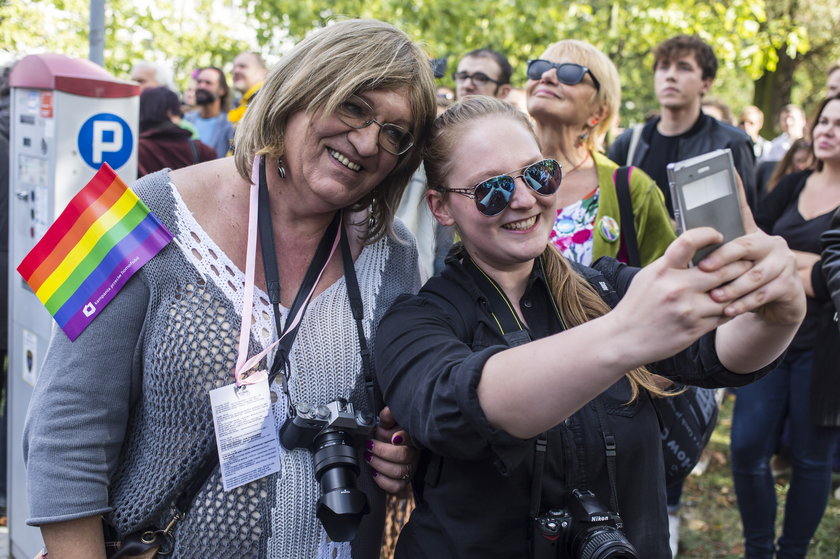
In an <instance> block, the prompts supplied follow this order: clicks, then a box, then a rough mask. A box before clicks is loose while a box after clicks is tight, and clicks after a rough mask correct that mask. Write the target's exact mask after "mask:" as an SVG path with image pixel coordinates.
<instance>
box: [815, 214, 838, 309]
mask: <svg viewBox="0 0 840 559" xmlns="http://www.w3.org/2000/svg"><path fill="white" fill-rule="evenodd" d="M820 241H821V243H822V261H821V262H822V273H823V276H824V277H825V282H826V284H827V285H828V292H829V293H830V295H831V300H832V301H834V308H835V309H838V310H840V209H838V210H837V211H836V212H835V213H834V217H832V218H831V229H829V230H828V231H826V232H825V233H823V234H822V236H821V237H820ZM812 279H813V276H812Z"/></svg>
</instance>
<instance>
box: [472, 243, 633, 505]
mask: <svg viewBox="0 0 840 559" xmlns="http://www.w3.org/2000/svg"><path fill="white" fill-rule="evenodd" d="M465 258H466V259H467V266H466V269H467V271H468V272H469V273H470V275H472V277H473V279H474V280H475V282H476V284H477V285H478V287H479V289H480V290H481V292H482V294H484V296H485V297H486V298H487V302H488V305H489V307H490V316H492V317H493V320H495V322H496V325H497V326H498V328H499V331H500V332H501V333H502V336H504V338H505V341H506V342H507V343H508V345H509V346H511V347H514V346H518V345H522V344H526V343H528V342H530V341H531V335H530V334H529V333H528V331H527V330H525V328H524V327H523V325H522V322H521V321H520V320H519V317H517V316H516V311H515V310H514V309H513V305H512V304H511V302H510V300H509V299H508V297H507V295H505V293H504V291H503V290H502V288H501V287H500V286H499V284H497V283H496V282H495V281H494V280H493V278H491V277H490V276H488V275H487V273H486V272H484V270H482V269H481V268H480V267H479V266H478V264H476V263H475V262H474V261H473V260H472V259H471V258H470V257H469V256H466V257H465ZM534 265H536V266H539V269H540V272H541V273H542V276H543V278H544V279H545V281H546V283H548V278H546V277H545V267H544V265H543V261H542V257H541V256H540V257H539V258H537V259H536V260H535V262H534ZM548 293H549V299H550V300H551V303H552V306H553V308H554V312H555V313H556V314H557V318H558V319H559V320H560V324H561V325H562V327H563V329H564V330H565V329H566V323H565V322H564V321H563V317H562V316H561V314H560V309H558V308H557V302H556V301H555V300H554V295H553V294H552V293H551V289H550V288H549V289H548ZM598 293H601V291H600V290H598ZM593 406H594V407H595V411H596V413H597V415H598V426H599V428H600V431H601V435H602V437H603V441H604V455H605V457H606V462H607V475H608V476H609V481H610V506H611V507H612V510H613V511H615V513H616V514H620V513H619V510H618V496H617V493H616V457H617V448H616V443H615V436H614V435H613V434H612V432H611V431H610V430H609V429H608V426H609V420H608V418H607V412H606V409H605V408H604V403H603V402H601V399H600V398H595V399H594V400H593ZM547 450H548V439H547V436H546V433H545V432H543V433H540V435H539V436H538V437H537V440H536V441H535V445H534V467H533V469H532V477H531V499H530V510H529V513H530V515H531V517H532V518H535V517H536V516H537V515H539V513H540V504H541V503H540V502H541V500H542V482H543V473H544V470H545V459H546V453H547Z"/></svg>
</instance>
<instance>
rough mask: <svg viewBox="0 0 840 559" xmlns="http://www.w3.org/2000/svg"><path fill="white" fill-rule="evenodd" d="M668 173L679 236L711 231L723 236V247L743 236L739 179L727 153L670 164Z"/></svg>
mask: <svg viewBox="0 0 840 559" xmlns="http://www.w3.org/2000/svg"><path fill="white" fill-rule="evenodd" d="M667 172H668V182H669V184H670V187H671V199H672V201H673V203H674V219H675V220H676V222H677V227H678V229H679V231H678V232H679V233H682V232H683V231H686V230H688V229H693V228H695V227H712V228H714V229H716V230H717V231H719V232H720V233H721V234H723V238H724V240H723V242H724V243H726V242H728V241H731V240H732V239H735V238H736V237H740V236H741V235H743V234H744V221H743V218H742V216H741V205H740V203H739V196H740V195H739V193H738V179H737V175H736V171H735V164H734V163H733V161H732V152H731V151H730V150H729V149H719V150H715V151H711V152H709V153H705V154H703V155H698V156H697V157H692V158H690V159H685V160H683V161H677V162H675V163H669V164H668V166H667ZM719 246H720V244H715V245H709V246H706V247H703V248H702V249H700V250H698V251H697V253H696V254H695V255H694V258H693V259H692V261H693V262H694V264H697V263H698V262H700V261H701V260H702V259H703V258H705V257H706V255H708V254H709V253H711V252H712V251H714V250H715V249H716V248H718V247H719Z"/></svg>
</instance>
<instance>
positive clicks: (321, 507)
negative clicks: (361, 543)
mask: <svg viewBox="0 0 840 559" xmlns="http://www.w3.org/2000/svg"><path fill="white" fill-rule="evenodd" d="M352 442H353V441H352V438H351V437H350V436H349V435H347V434H346V433H344V432H342V431H329V430H328V431H325V432H322V433H321V434H319V435H318V436H317V437H316V438H315V444H314V448H315V452H314V454H313V460H314V463H315V479H317V480H318V481H320V482H321V498H320V499H318V509H317V512H316V516H317V517H318V519H319V520H320V521H321V524H322V525H323V526H324V530H326V532H327V535H328V536H329V537H330V539H331V540H333V541H337V542H346V541H350V540H352V539H353V538H354V537H355V535H356V531H357V529H358V527H359V523H360V522H361V520H362V517H363V516H364V515H365V514H367V513H368V512H369V510H370V507H368V503H367V496H366V495H365V494H364V493H363V492H362V491H360V490H359V489H357V488H356V478H357V477H358V475H359V461H358V459H357V458H356V450H355V449H354V448H353V444H352Z"/></svg>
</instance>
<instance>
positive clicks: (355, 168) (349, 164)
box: [327, 148, 362, 171]
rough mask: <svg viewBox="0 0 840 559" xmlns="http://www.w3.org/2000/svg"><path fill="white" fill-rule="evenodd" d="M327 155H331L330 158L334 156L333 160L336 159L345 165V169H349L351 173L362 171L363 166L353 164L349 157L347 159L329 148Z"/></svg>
mask: <svg viewBox="0 0 840 559" xmlns="http://www.w3.org/2000/svg"><path fill="white" fill-rule="evenodd" d="M327 153H329V154H330V156H332V158H333V159H335V160H336V161H338V162H339V163H341V164H342V165H344V166H345V167H347V168H348V169H350V170H351V171H360V170H361V169H362V166H361V165H359V164H358V163H353V162H352V161H350V160H349V159H348V158H347V157H345V156H344V155H342V154H340V153H339V152H337V151H335V150H334V149H331V148H327Z"/></svg>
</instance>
